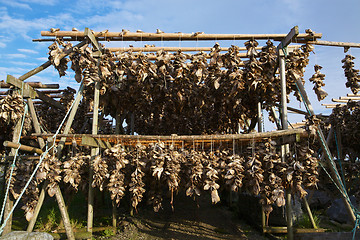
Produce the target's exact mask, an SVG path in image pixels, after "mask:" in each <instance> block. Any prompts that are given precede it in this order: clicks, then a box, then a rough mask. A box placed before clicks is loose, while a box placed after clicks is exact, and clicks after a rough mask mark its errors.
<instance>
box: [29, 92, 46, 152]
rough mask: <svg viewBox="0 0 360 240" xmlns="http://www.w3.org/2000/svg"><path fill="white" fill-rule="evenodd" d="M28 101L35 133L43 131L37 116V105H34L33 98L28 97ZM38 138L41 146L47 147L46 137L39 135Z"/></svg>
mask: <svg viewBox="0 0 360 240" xmlns="http://www.w3.org/2000/svg"><path fill="white" fill-rule="evenodd" d="M27 103H28V106H29V112H30V116H31V120H32V122H33V126H34V130H35V133H41V129H40V124H39V120H38V118H37V116H36V111H35V107H34V103H33V101H32V99H31V98H28V99H27ZM37 140H38V142H39V146H40V148H41V149H42V148H44V147H45V142H44V139H43V138H42V137H38V139H37Z"/></svg>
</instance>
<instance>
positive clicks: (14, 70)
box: [0, 67, 26, 80]
mask: <svg viewBox="0 0 360 240" xmlns="http://www.w3.org/2000/svg"><path fill="white" fill-rule="evenodd" d="M24 72H26V69H25V68H21V67H0V79H1V80H3V79H6V76H7V75H8V74H10V75H16V74H22V73H24Z"/></svg>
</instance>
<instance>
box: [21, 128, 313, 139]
mask: <svg viewBox="0 0 360 240" xmlns="http://www.w3.org/2000/svg"><path fill="white" fill-rule="evenodd" d="M293 134H300V135H301V136H303V137H308V132H307V131H306V130H305V129H302V128H299V129H287V130H278V131H271V132H262V133H248V134H213V135H176V134H173V135H167V136H164V135H117V134H112V135H103V134H58V135H57V137H58V138H59V137H61V138H62V137H66V138H69V139H74V138H81V137H83V136H90V137H93V138H97V139H102V140H103V139H108V140H119V141H120V140H136V141H137V140H139V141H141V140H160V141H166V140H174V141H206V140H214V141H216V140H238V141H242V140H244V141H248V140H259V139H264V138H277V137H281V136H286V135H293ZM31 135H32V136H34V137H38V136H42V137H52V136H53V134H36V133H33V134H31ZM24 138H26V137H24Z"/></svg>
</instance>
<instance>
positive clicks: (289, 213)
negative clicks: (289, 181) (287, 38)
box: [279, 49, 294, 240]
mask: <svg viewBox="0 0 360 240" xmlns="http://www.w3.org/2000/svg"><path fill="white" fill-rule="evenodd" d="M283 51H284V50H283V49H281V50H279V69H280V83H281V125H282V129H288V118H287V94H286V75H285V53H284V52H283ZM288 153H289V145H283V146H281V159H282V160H283V161H285V158H286V155H287V154H288ZM285 199H286V223H287V237H288V239H289V240H293V239H294V232H293V219H292V206H291V193H290V190H289V189H287V190H286V198H285Z"/></svg>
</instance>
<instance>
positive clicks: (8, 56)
mask: <svg viewBox="0 0 360 240" xmlns="http://www.w3.org/2000/svg"><path fill="white" fill-rule="evenodd" d="M4 56H5V57H7V58H11V59H13V58H26V57H27V56H26V55H25V54H22V53H9V54H4Z"/></svg>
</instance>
